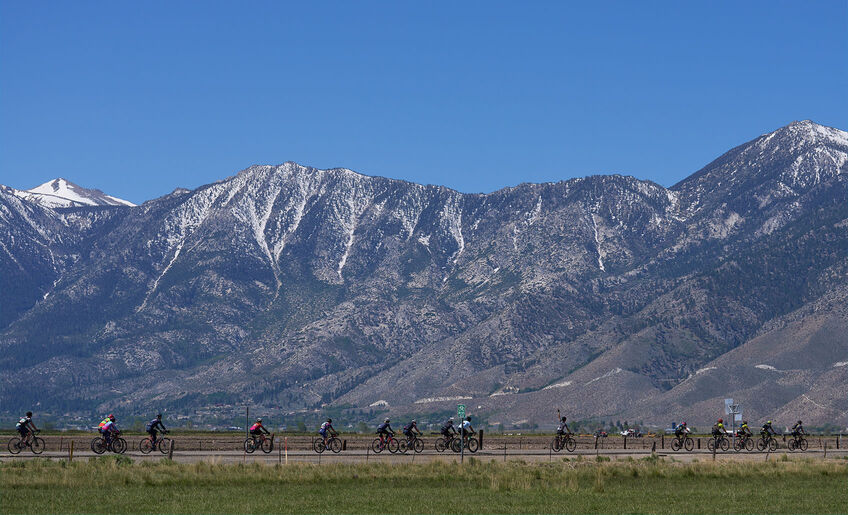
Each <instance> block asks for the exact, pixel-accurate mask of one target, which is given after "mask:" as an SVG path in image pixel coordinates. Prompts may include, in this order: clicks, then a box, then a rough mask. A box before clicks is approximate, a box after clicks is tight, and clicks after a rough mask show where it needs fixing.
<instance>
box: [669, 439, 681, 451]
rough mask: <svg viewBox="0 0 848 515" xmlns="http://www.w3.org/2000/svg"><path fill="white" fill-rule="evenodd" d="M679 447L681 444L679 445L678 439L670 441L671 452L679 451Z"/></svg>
mask: <svg viewBox="0 0 848 515" xmlns="http://www.w3.org/2000/svg"><path fill="white" fill-rule="evenodd" d="M680 446H681V444H680V439H679V438H675V439H674V440H672V441H671V450H672V451H679V450H680Z"/></svg>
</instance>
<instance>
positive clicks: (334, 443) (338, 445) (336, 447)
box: [330, 437, 342, 454]
mask: <svg viewBox="0 0 848 515" xmlns="http://www.w3.org/2000/svg"><path fill="white" fill-rule="evenodd" d="M330 450H331V451H333V452H334V453H336V454H338V453H340V452H342V441H341V440H339V439H338V438H336V437H333V438H330Z"/></svg>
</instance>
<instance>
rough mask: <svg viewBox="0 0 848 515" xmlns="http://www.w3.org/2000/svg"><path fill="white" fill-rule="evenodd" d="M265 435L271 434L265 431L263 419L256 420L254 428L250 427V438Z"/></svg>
mask: <svg viewBox="0 0 848 515" xmlns="http://www.w3.org/2000/svg"><path fill="white" fill-rule="evenodd" d="M263 434H266V435H269V434H271V432H270V431H268V430H267V429H265V426H263V425H262V418H261V417H260V418H257V419H256V422H255V423H254V424H253V425H252V426H250V436H252V437H254V438H256V437H257V436H262V435H263Z"/></svg>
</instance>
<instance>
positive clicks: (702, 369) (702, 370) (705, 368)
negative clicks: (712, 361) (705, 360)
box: [695, 367, 718, 375]
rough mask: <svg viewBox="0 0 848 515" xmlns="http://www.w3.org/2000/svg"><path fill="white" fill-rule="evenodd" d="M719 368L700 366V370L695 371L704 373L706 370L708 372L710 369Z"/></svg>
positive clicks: (696, 373)
mask: <svg viewBox="0 0 848 515" xmlns="http://www.w3.org/2000/svg"><path fill="white" fill-rule="evenodd" d="M717 368H718V367H704V368H699V369H698V370H696V371H695V375H698V374H703V373H704V372H708V371H710V370H716V369H717Z"/></svg>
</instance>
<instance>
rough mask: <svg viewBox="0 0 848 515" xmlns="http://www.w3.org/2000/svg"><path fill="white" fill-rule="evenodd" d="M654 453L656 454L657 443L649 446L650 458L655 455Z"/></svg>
mask: <svg viewBox="0 0 848 515" xmlns="http://www.w3.org/2000/svg"><path fill="white" fill-rule="evenodd" d="M656 452H657V442H654V443H653V444H652V445H651V456H653V455H654V454H656Z"/></svg>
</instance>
